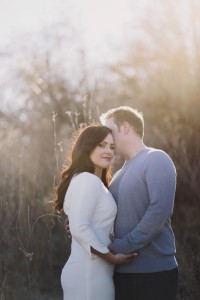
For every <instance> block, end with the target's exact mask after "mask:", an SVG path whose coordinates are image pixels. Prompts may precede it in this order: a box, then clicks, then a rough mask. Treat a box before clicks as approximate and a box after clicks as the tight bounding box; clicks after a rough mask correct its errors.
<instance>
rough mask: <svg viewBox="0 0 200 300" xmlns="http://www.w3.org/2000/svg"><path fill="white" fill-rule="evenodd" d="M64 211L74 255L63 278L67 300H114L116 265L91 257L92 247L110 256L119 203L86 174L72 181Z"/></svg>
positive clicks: (76, 176) (66, 266)
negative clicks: (110, 245) (109, 247)
mask: <svg viewBox="0 0 200 300" xmlns="http://www.w3.org/2000/svg"><path fill="white" fill-rule="evenodd" d="M63 209H64V212H65V213H66V214H67V215H68V218H69V225H70V231H71V234H72V245H71V255H70V256H69V259H68V261H67V263H66V264H65V266H64V268H63V270H62V275H61V284H62V288H63V293H64V300H114V297H115V292H114V283H113V271H114V265H112V264H109V263H108V262H106V261H105V260H103V259H101V258H100V257H98V256H97V255H95V254H93V253H91V250H90V246H92V247H93V248H95V249H96V250H97V251H99V252H101V253H107V252H109V249H108V245H109V244H110V239H109V234H110V233H113V224H114V219H115V216H116V213H117V207H116V203H115V200H114V199H113V197H112V195H111V193H110V192H109V191H108V189H107V188H106V187H105V186H104V184H103V183H102V181H101V180H100V179H99V178H98V177H97V176H95V175H93V174H91V173H88V172H83V173H81V174H78V175H75V176H74V177H73V178H72V180H71V182H70V185H69V188H68V190H67V193H66V196H65V200H64V205H63Z"/></svg>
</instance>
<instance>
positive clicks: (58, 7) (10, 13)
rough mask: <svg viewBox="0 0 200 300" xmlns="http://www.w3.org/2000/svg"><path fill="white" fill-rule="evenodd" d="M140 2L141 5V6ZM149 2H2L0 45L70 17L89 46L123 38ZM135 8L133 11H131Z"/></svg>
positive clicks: (116, 0) (46, 0) (33, 0)
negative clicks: (110, 39) (80, 28)
mask: <svg viewBox="0 0 200 300" xmlns="http://www.w3.org/2000/svg"><path fill="white" fill-rule="evenodd" d="M138 2H139V3H138ZM146 2H148V0H140V1H131V0H15V1H13V0H0V45H1V44H2V43H6V42H8V41H9V40H11V39H12V38H14V37H15V36H17V35H20V34H22V33H27V32H33V31H39V30H41V28H43V27H45V26H48V25H50V24H52V23H54V22H56V21H58V20H59V19H65V17H66V16H67V17H70V18H71V21H72V22H73V23H74V24H76V25H77V26H80V27H82V29H83V31H85V32H84V34H85V35H86V39H87V42H88V43H89V44H90V43H92V41H93V42H96V41H97V40H99V41H100V42H102V40H104V42H106V39H109V38H110V37H111V36H112V38H117V37H118V38H119V39H120V38H122V36H124V33H125V32H126V31H127V30H128V27H129V26H130V22H132V21H133V18H134V17H136V16H137V15H138V14H139V13H140V11H141V8H143V6H144V4H145V3H146ZM131 7H133V10H132V9H131Z"/></svg>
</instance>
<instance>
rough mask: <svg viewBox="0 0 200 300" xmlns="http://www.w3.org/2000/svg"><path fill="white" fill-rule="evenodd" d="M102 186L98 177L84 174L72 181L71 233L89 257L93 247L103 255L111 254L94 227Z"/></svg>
mask: <svg viewBox="0 0 200 300" xmlns="http://www.w3.org/2000/svg"><path fill="white" fill-rule="evenodd" d="M100 184H101V183H100V180H99V178H98V177H96V176H95V175H93V174H91V173H87V172H84V173H81V174H78V175H76V176H75V177H74V178H73V179H72V181H71V183H70V186H69V190H68V191H69V195H68V196H69V197H70V199H69V201H70V211H69V214H68V217H69V226H70V231H71V234H72V237H73V238H74V239H75V240H76V241H77V242H78V243H79V244H80V245H81V246H83V247H84V248H85V249H86V250H87V252H88V253H89V255H91V247H93V248H94V249H96V250H97V251H99V252H101V253H107V252H109V249H108V248H107V247H106V246H105V245H103V244H102V243H101V242H100V241H99V240H98V238H97V237H96V235H95V231H94V228H93V225H92V222H93V216H94V214H95V210H96V208H97V205H98V201H99V199H100V196H101V185H100ZM65 200H66V199H65ZM65 203H66V201H65V202H64V210H65V205H66V204H65Z"/></svg>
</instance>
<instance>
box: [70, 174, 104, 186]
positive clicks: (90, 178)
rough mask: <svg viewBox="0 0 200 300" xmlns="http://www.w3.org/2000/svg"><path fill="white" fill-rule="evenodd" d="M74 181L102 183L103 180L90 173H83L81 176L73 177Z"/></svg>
mask: <svg viewBox="0 0 200 300" xmlns="http://www.w3.org/2000/svg"><path fill="white" fill-rule="evenodd" d="M73 181H81V182H85V183H96V184H99V183H102V181H101V179H100V178H99V177H98V176H96V175H94V174H92V173H90V172H81V173H79V174H75V175H74V177H73Z"/></svg>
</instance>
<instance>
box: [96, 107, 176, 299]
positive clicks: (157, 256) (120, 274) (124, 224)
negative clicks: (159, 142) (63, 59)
mask: <svg viewBox="0 0 200 300" xmlns="http://www.w3.org/2000/svg"><path fill="white" fill-rule="evenodd" d="M100 120H101V122H102V124H103V125H105V126H107V127H109V128H110V129H111V130H112V134H113V139H114V143H115V148H116V154H119V155H121V156H122V157H123V158H124V159H125V163H124V165H123V166H122V168H121V169H120V170H119V171H118V172H117V173H116V174H115V175H114V177H113V179H112V181H111V184H110V191H111V193H112V194H113V196H114V198H115V200H116V203H117V206H118V213H117V217H116V221H115V237H114V239H113V242H112V243H111V245H110V249H111V250H112V251H113V252H114V253H130V252H137V253H138V255H137V256H136V257H135V258H134V259H133V260H132V262H131V263H130V264H128V265H121V266H116V269H115V275H114V280H115V289H116V300H175V299H176V294H177V286H178V270H177V262H176V259H175V256H174V255H175V239H174V234H173V231H172V228H171V226H170V217H171V215H172V212H173V205H174V195H175V188H176V170H175V167H174V164H173V162H172V160H171V159H170V157H169V156H168V155H167V154H166V153H165V152H164V151H161V150H158V149H154V148H149V147H146V146H145V144H144V143H143V134H144V122H143V116H142V114H141V113H139V112H138V111H136V110H134V109H132V108H130V107H126V106H121V107H118V108H116V109H111V110H109V111H108V112H107V113H105V114H103V115H101V117H100Z"/></svg>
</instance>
